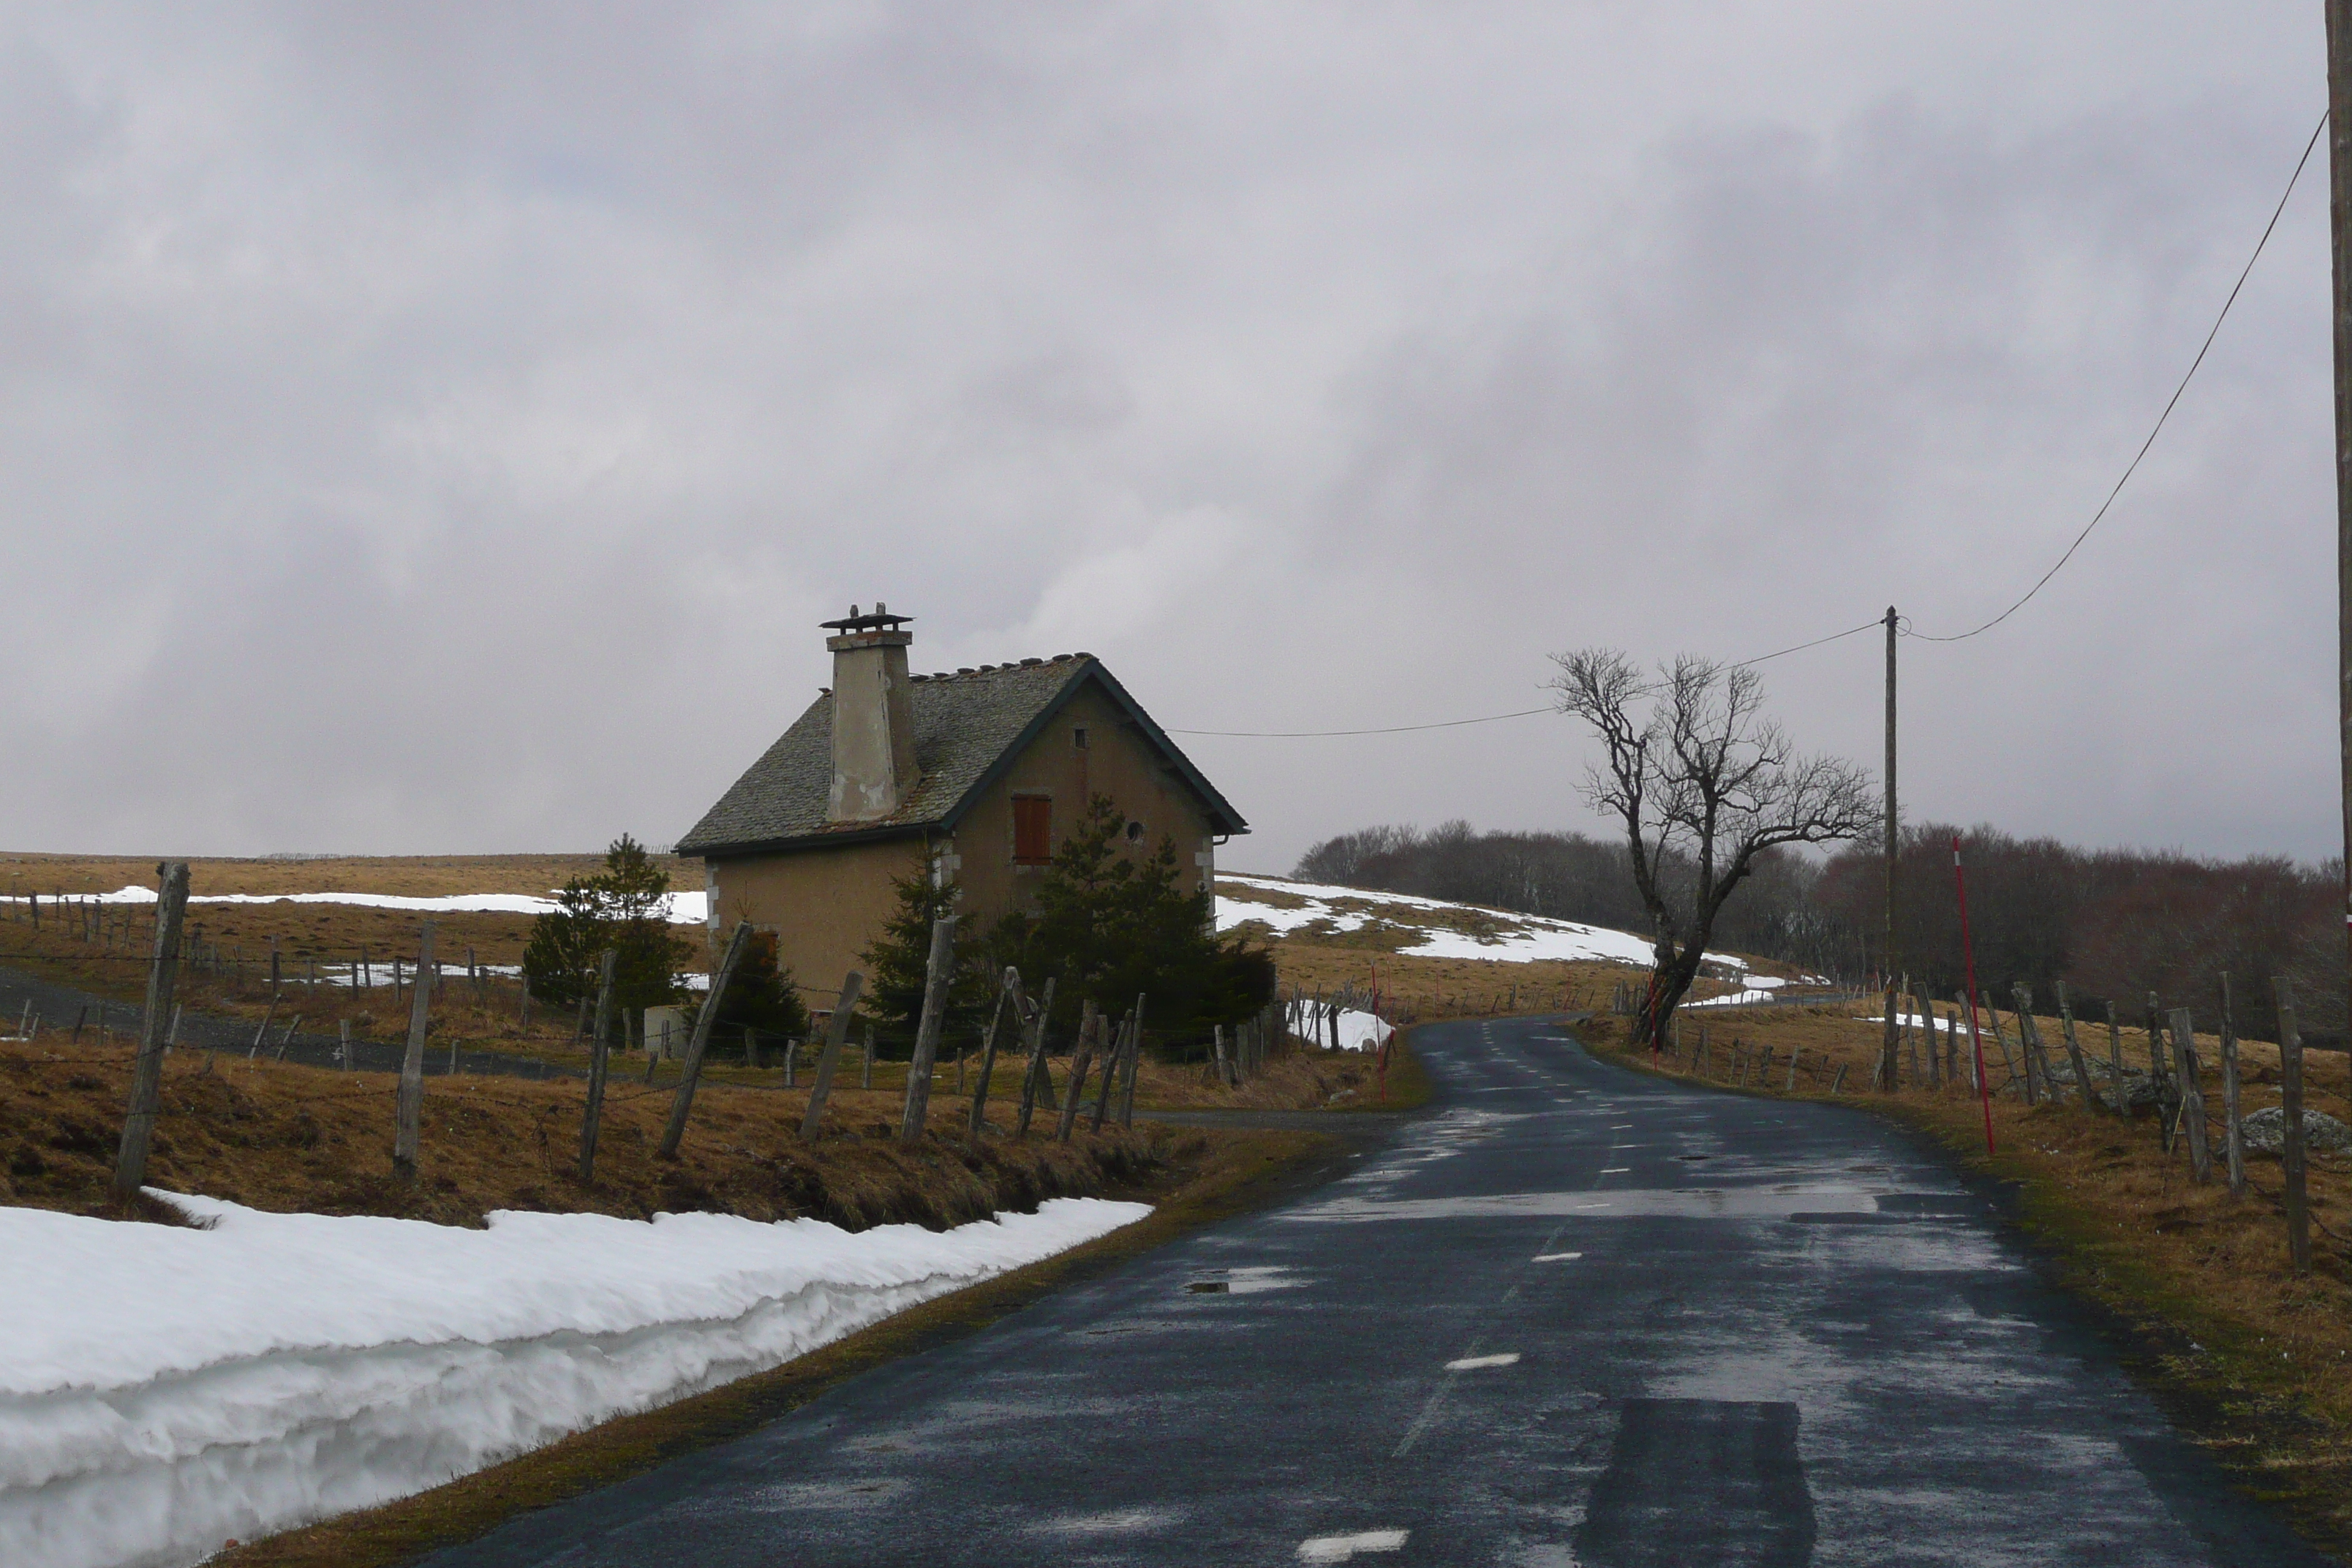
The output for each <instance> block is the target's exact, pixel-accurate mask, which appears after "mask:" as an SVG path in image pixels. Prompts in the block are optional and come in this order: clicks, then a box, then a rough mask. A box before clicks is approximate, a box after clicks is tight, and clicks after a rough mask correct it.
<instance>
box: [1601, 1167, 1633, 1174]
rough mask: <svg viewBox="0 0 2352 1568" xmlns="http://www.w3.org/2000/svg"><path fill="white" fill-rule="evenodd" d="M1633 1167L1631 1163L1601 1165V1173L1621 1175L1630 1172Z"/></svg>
mask: <svg viewBox="0 0 2352 1568" xmlns="http://www.w3.org/2000/svg"><path fill="white" fill-rule="evenodd" d="M1632 1171H1633V1166H1631V1165H1603V1166H1602V1167H1601V1174H1602V1175H1604V1176H1622V1175H1626V1174H1628V1173H1631V1172H1632Z"/></svg>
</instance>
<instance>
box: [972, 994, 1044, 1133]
mask: <svg viewBox="0 0 2352 1568" xmlns="http://www.w3.org/2000/svg"><path fill="white" fill-rule="evenodd" d="M1008 1004H1009V1005H1011V1006H1012V1009H1013V1037H1014V1038H1016V1039H1018V1038H1019V1037H1020V1035H1021V1026H1022V1025H1023V1024H1024V1023H1025V1022H1027V1018H1026V1016H1025V1011H1026V1009H1027V1007H1028V1005H1029V999H1028V998H1027V997H1026V996H1024V995H1023V994H1021V972H1020V971H1019V970H1017V969H1015V968H1013V967H1012V966H1011V965H1010V964H1007V965H1006V966H1005V970H1004V978H1003V982H1002V989H1001V990H1000V991H999V992H998V994H997V997H996V1010H995V1011H994V1012H993V1013H991V1014H990V1015H989V1016H988V1033H987V1034H985V1035H983V1036H982V1037H981V1041H980V1072H979V1075H978V1079H977V1081H976V1082H975V1083H974V1084H973V1086H972V1091H971V1117H970V1118H969V1119H968V1120H967V1121H965V1123H964V1135H965V1136H966V1137H970V1138H977V1137H979V1136H980V1130H981V1129H982V1128H983V1127H985V1126H987V1125H988V1080H989V1078H990V1076H991V1075H992V1074H993V1073H994V1072H995V1070H996V1031H997V1030H998V1028H999V1027H1001V1026H1003V1022H1004V1009H1005V1007H1006V1005H1008Z"/></svg>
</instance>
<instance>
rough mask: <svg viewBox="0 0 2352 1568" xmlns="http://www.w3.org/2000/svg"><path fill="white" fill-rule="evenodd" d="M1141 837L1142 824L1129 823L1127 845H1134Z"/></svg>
mask: <svg viewBox="0 0 2352 1568" xmlns="http://www.w3.org/2000/svg"><path fill="white" fill-rule="evenodd" d="M1140 837H1143V824H1141V823H1139V822H1130V823H1129V824H1128V825H1127V841H1128V842H1129V844H1132V843H1134V842H1135V841H1136V840H1137V839H1139V838H1140Z"/></svg>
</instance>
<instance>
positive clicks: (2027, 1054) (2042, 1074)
mask: <svg viewBox="0 0 2352 1568" xmlns="http://www.w3.org/2000/svg"><path fill="white" fill-rule="evenodd" d="M2009 999H2010V1000H2011V1002H2013V1003H2015V1004H2016V1005H2017V1054H2018V1055H2019V1056H2021V1057H2022V1058H2025V1103H2026V1104H2028V1105H2032V1104H2034V1103H2035V1090H2036V1089H2037V1088H2038V1089H2040V1091H2041V1097H2042V1098H2043V1099H2054V1098H2055V1097H2054V1096H2053V1095H2052V1094H2051V1092H2050V1063H2049V1058H2046V1057H2045V1058H2042V1060H2041V1061H2040V1062H2039V1063H2036V1062H2035V1060H2034V1058H2036V1057H2037V1056H2040V1055H2041V1052H2040V1049H2039V1047H2040V1046H2041V1044H2042V1037H2041V1032H2040V1031H2039V1030H2037V1029H2035V1028H2034V1026H2033V987H2032V986H2031V985H2012V986H2011V987H2010V990H2009ZM2037 1068H2038V1070H2037ZM2037 1080H2038V1081H2037Z"/></svg>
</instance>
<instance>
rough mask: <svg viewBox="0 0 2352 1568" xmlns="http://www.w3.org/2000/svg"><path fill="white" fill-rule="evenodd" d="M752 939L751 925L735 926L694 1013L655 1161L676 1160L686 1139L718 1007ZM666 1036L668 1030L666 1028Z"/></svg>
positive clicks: (747, 922) (740, 924) (745, 923)
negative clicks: (745, 945) (690, 1034)
mask: <svg viewBox="0 0 2352 1568" xmlns="http://www.w3.org/2000/svg"><path fill="white" fill-rule="evenodd" d="M750 938H751V921H737V922H736V926H735V934H734V935H733V936H732V937H730V938H729V939H728V942H727V955H726V956H725V957H724V958H721V959H720V960H719V973H716V974H714V975H712V976H711V977H710V994H709V995H707V996H705V997H704V998H703V999H702V1005H701V1006H699V1007H698V1008H696V1009H695V1014H694V1033H693V1035H692V1036H690V1037H688V1040H687V1042H686V1060H685V1062H684V1063H683V1064H682V1065H681V1066H680V1067H679V1068H678V1076H677V1095H676V1096H674V1097H673V1098H672V1099H671V1100H670V1102H669V1125H668V1126H667V1127H665V1128H663V1129H662V1137H661V1147H660V1148H659V1149H658V1150H656V1151H655V1154H656V1158H658V1159H663V1160H675V1159H677V1145H678V1142H679V1140H681V1139H683V1138H684V1137H685V1136H686V1118H687V1113H688V1111H690V1110H693V1109H694V1086H695V1084H696V1083H697V1082H698V1080H699V1079H701V1077H702V1053H703V1052H704V1051H706V1050H708V1049H709V1047H710V1030H711V1026H713V1025H715V1024H717V1023H718V1022H719V1003H720V1002H721V1000H722V999H724V998H725V996H726V994H727V983H728V982H729V981H730V980H731V979H733V978H734V977H735V965H736V964H737V963H740V962H741V960H742V957H743V947H744V944H745V942H748V941H749V940H750ZM663 1030H664V1032H665V1033H667V1030H668V1026H667V1024H665V1025H664V1026H663Z"/></svg>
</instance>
